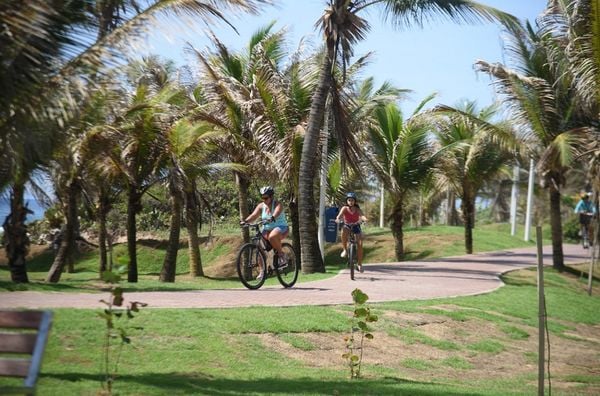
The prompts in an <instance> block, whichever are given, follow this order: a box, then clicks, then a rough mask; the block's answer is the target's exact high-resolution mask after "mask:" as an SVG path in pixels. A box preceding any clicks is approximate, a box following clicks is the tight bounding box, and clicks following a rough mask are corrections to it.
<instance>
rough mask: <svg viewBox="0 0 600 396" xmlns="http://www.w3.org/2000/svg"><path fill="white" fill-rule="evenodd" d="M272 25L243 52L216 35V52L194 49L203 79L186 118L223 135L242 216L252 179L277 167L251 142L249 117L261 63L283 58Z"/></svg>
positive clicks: (252, 125) (245, 213)
mask: <svg viewBox="0 0 600 396" xmlns="http://www.w3.org/2000/svg"><path fill="white" fill-rule="evenodd" d="M272 26H273V24H270V25H267V26H266V27H265V28H262V29H259V30H258V31H257V32H255V33H254V34H253V35H252V37H251V38H250V40H249V45H248V47H247V49H246V50H244V51H243V52H237V53H235V52H231V51H230V50H229V49H228V48H227V47H226V46H225V45H223V44H222V43H221V42H220V41H219V40H218V38H216V37H213V41H214V43H215V46H216V47H217V50H216V52H215V53H212V54H210V53H209V54H205V53H202V52H200V51H197V50H193V51H194V53H195V54H196V56H197V59H198V60H199V62H200V64H201V66H202V69H203V80H202V81H201V85H200V92H201V95H200V96H199V98H200V100H198V102H197V104H198V106H197V108H196V109H195V110H194V111H193V114H192V115H191V116H190V117H191V119H193V120H200V121H203V122H205V123H208V124H211V125H212V126H213V127H214V128H215V129H216V130H218V131H221V132H224V134H223V137H222V138H220V139H218V140H216V141H215V143H216V144H217V145H219V148H220V150H221V152H222V153H225V154H226V156H227V157H228V159H229V161H230V162H231V163H232V164H237V165H238V166H237V167H236V168H233V173H234V176H235V182H236V185H237V186H238V202H239V214H240V218H246V217H248V214H249V208H248V202H249V199H248V198H249V196H248V190H249V187H250V180H251V179H250V175H253V174H261V176H262V178H263V179H266V180H269V179H270V180H275V179H276V171H275V169H273V167H272V166H270V161H269V159H268V158H267V156H266V155H265V151H264V150H263V148H262V147H261V146H260V142H258V141H257V140H256V139H255V130H256V126H255V121H256V117H257V114H255V113H253V105H254V107H256V106H255V105H256V102H257V101H258V100H259V98H258V97H259V96H260V92H259V91H260V89H261V87H260V85H261V83H260V82H258V81H259V80H260V79H261V76H260V75H259V73H261V72H264V71H265V69H264V63H270V64H272V65H277V64H278V63H279V62H281V60H282V59H283V54H284V52H283V50H282V47H281V46H282V42H283V41H282V37H283V32H282V31H280V32H275V33H272V32H271V28H272ZM261 67H262V71H261ZM274 67H275V68H276V67H277V66H274ZM242 235H243V238H244V240H249V234H248V229H246V228H244V229H243V230H242Z"/></svg>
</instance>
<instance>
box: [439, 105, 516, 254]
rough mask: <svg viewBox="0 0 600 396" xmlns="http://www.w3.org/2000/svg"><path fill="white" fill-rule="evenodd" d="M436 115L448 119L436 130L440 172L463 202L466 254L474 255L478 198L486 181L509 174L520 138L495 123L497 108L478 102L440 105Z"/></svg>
mask: <svg viewBox="0 0 600 396" xmlns="http://www.w3.org/2000/svg"><path fill="white" fill-rule="evenodd" d="M433 112H434V113H435V114H437V115H438V116H442V117H444V118H443V119H441V120H440V121H439V122H438V123H437V128H436V131H435V136H436V140H437V144H438V148H439V154H438V155H439V156H440V157H443V159H441V160H440V163H439V165H440V166H438V170H439V172H441V173H443V174H444V175H445V179H446V180H447V182H448V183H449V184H450V186H451V188H452V189H453V190H454V191H455V192H456V194H457V196H458V197H460V199H461V211H462V220H463V224H464V228H465V251H466V253H467V254H471V253H473V228H474V226H475V199H476V198H477V194H478V192H479V191H480V190H481V188H482V187H483V186H484V184H485V183H486V182H488V181H490V180H492V179H493V178H494V177H496V176H498V175H500V174H503V173H506V172H507V170H506V165H507V163H508V162H509V161H511V160H512V159H514V154H513V153H514V152H515V148H516V147H517V143H516V139H515V136H514V134H513V131H512V126H511V125H510V124H508V123H506V122H503V121H496V122H494V121H493V119H494V117H495V115H496V114H497V112H498V108H497V106H495V105H491V106H488V107H484V108H483V109H481V110H478V108H477V105H476V103H475V102H469V101H465V102H464V103H463V104H462V105H461V106H459V107H448V106H438V107H437V108H435V109H434V110H433Z"/></svg>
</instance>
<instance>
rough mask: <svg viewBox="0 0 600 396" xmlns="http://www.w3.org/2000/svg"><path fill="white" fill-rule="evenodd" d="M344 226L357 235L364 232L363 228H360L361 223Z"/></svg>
mask: <svg viewBox="0 0 600 396" xmlns="http://www.w3.org/2000/svg"><path fill="white" fill-rule="evenodd" d="M344 227H346V228H347V229H349V230H350V231H352V232H353V233H354V234H355V235H360V234H361V233H362V230H361V229H360V224H354V225H351V226H349V225H344Z"/></svg>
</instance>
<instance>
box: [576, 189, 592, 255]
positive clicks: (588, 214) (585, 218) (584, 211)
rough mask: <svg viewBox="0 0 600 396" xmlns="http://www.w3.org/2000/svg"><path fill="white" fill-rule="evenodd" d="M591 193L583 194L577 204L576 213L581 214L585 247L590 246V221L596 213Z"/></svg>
mask: <svg viewBox="0 0 600 396" xmlns="http://www.w3.org/2000/svg"><path fill="white" fill-rule="evenodd" d="M590 195H591V194H590V193H583V194H581V199H580V200H579V202H577V206H575V213H578V214H579V227H580V228H581V236H582V238H583V248H584V249H587V248H588V246H589V237H590V223H591V222H592V217H593V215H594V214H595V213H596V207H595V206H594V203H593V202H592V201H591V199H590Z"/></svg>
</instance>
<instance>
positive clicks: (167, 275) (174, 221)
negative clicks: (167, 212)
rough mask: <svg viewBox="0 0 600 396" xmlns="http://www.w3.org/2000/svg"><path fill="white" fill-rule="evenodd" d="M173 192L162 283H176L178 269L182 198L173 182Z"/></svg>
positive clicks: (161, 272) (161, 274) (170, 186)
mask: <svg viewBox="0 0 600 396" xmlns="http://www.w3.org/2000/svg"><path fill="white" fill-rule="evenodd" d="M169 190H170V192H171V226H170V229H169V243H168V245H167V253H166V254H165V259H164V261H163V267H162V270H161V271H160V277H159V280H160V281H161V282H175V273H176V269H177V253H178V251H179V234H180V232H181V207H182V205H181V196H180V194H179V191H178V190H177V188H176V186H175V185H174V184H173V182H171V183H169Z"/></svg>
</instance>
